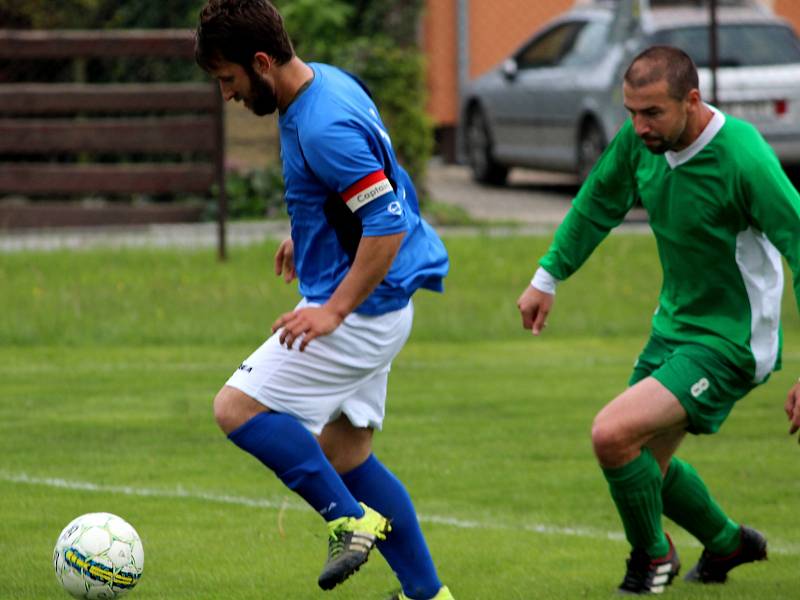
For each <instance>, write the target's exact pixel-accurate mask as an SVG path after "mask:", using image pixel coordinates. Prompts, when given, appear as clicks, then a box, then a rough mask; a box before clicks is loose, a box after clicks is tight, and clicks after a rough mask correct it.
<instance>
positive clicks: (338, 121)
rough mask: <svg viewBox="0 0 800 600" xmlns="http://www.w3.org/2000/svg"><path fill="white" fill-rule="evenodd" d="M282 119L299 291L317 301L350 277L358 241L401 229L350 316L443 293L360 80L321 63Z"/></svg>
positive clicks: (432, 254) (433, 257)
mask: <svg viewBox="0 0 800 600" xmlns="http://www.w3.org/2000/svg"><path fill="white" fill-rule="evenodd" d="M309 66H310V67H311V68H312V69H313V71H314V79H313V80H312V81H311V83H310V85H309V86H308V87H307V88H306V89H305V90H304V91H302V92H301V93H300V94H299V95H298V97H297V98H295V99H294V101H293V102H292V103H291V104H290V105H289V107H288V108H287V109H286V111H285V112H284V113H282V114H281V115H280V119H279V125H280V137H281V159H282V161H283V179H284V183H285V188H286V191H285V200H286V206H287V209H288V212H289V217H290V219H291V225H292V241H293V242H294V262H295V269H296V271H297V277H298V279H299V281H300V293H301V294H302V295H303V296H304V297H305V298H307V299H308V300H309V301H311V302H318V303H324V302H325V301H327V300H328V298H330V297H331V295H332V294H333V292H334V291H335V290H336V288H337V287H338V286H339V284H340V283H341V281H342V279H344V277H345V275H346V274H347V271H348V269H349V268H350V266H351V265H352V263H353V259H354V257H355V252H356V249H357V247H358V243H359V241H360V240H361V237H362V236H364V237H368V236H384V235H391V234H396V233H405V237H404V238H403V242H402V245H401V246H400V251H399V252H398V254H397V257H396V258H395V260H394V262H393V263H392V266H391V268H390V270H389V273H388V274H387V275H386V277H385V278H384V280H383V281H382V282H381V283H380V284H379V285H378V287H377V288H375V290H374V291H373V292H372V293H371V294H370V296H369V297H368V298H367V299H366V300H365V301H364V302H363V303H362V304H361V305H360V306H358V307H357V308H356V312H358V313H360V314H366V315H378V314H383V313H386V312H389V311H392V310H397V309H399V308H402V307H404V306H405V305H406V304H408V300H409V298H410V297H411V295H412V294H413V293H414V292H415V291H416V290H417V289H418V288H420V287H423V288H427V289H431V290H435V291H442V289H443V286H442V279H443V278H444V276H445V275H446V274H447V270H448V267H449V261H448V258H447V251H446V250H445V248H444V245H443V244H442V242H441V240H440V239H439V237H438V236H437V235H436V233H435V232H434V231H433V229H432V228H431V227H430V225H428V224H427V223H426V222H425V221H424V220H423V219H422V218H421V217H420V215H419V205H418V202H417V196H416V191H415V190H414V186H413V184H412V182H411V179H410V178H409V176H408V174H407V173H406V172H405V170H404V169H403V168H402V167H400V166H399V165H398V164H397V158H396V156H395V154H394V150H393V149H392V142H391V139H390V138H389V135H388V133H387V132H386V128H385V127H384V125H383V122H382V121H381V118H380V116H379V115H378V110H377V108H376V107H375V104H374V103H373V102H372V100H371V99H370V97H369V95H368V94H367V92H366V91H365V89H364V88H363V87H362V85H361V84H360V82H359V81H358V80H356V79H355V78H354V77H352V76H351V75H349V74H347V73H345V72H344V71H342V70H340V69H337V68H335V67H331V66H329V65H323V64H311V65H309Z"/></svg>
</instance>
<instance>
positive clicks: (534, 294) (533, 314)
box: [517, 285, 555, 335]
mask: <svg viewBox="0 0 800 600" xmlns="http://www.w3.org/2000/svg"><path fill="white" fill-rule="evenodd" d="M554 298H555V296H554V295H553V294H547V293H545V292H543V291H541V290H537V289H536V288H535V287H533V286H532V285H529V286H528V287H527V288H526V289H525V291H524V292H522V295H521V296H520V297H519V300H517V308H519V312H520V315H522V328H523V329H530V330H531V333H533V335H539V334H540V333H541V332H542V329H544V328H545V326H546V325H547V315H548V314H549V313H550V309H551V308H552V306H553V300H554Z"/></svg>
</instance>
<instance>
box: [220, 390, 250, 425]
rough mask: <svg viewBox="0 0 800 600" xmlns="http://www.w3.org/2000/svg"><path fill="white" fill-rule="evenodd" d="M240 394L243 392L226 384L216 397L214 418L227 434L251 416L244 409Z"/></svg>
mask: <svg viewBox="0 0 800 600" xmlns="http://www.w3.org/2000/svg"><path fill="white" fill-rule="evenodd" d="M240 396H241V392H239V391H238V390H235V389H233V388H230V387H227V386H225V387H223V388H222V389H221V390H220V391H219V392H217V395H216V396H215V397H214V420H215V421H216V422H217V425H218V426H219V428H220V429H222V431H223V432H224V433H225V434H226V435H227V434H229V433H230V432H231V431H233V430H234V429H236V428H237V427H239V426H241V425H243V424H244V423H245V422H246V421H247V420H248V418H249V417H248V416H247V415H245V414H244V412H243V410H242V403H241V401H240ZM250 416H252V415H250Z"/></svg>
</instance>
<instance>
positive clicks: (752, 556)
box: [684, 525, 767, 583]
mask: <svg viewBox="0 0 800 600" xmlns="http://www.w3.org/2000/svg"><path fill="white" fill-rule="evenodd" d="M739 537H740V540H741V541H740V542H739V547H738V548H736V550H734V551H733V552H732V553H730V554H728V555H727V556H720V555H719V554H714V553H713V552H709V551H708V550H703V553H702V554H701V555H700V560H699V561H697V564H696V565H695V566H694V567H693V568H692V570H691V571H689V572H688V573H687V574H686V577H684V579H685V580H686V581H692V582H695V583H725V581H726V580H727V579H728V571H730V570H731V569H733V568H735V567H738V566H739V565H743V564H746V563H750V562H756V561H759V560H766V558H767V538H765V537H764V536H763V535H761V534H760V533H759V532H758V531H756V530H755V529H751V528H750V527H745V526H744V525H742V526H741V528H740V529H739Z"/></svg>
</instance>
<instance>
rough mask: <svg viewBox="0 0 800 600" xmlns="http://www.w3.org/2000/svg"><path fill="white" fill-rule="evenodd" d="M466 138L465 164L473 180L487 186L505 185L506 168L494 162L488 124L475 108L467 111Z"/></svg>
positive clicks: (479, 110)
mask: <svg viewBox="0 0 800 600" xmlns="http://www.w3.org/2000/svg"><path fill="white" fill-rule="evenodd" d="M466 137H467V139H466V150H467V162H468V164H469V167H470V169H471V170H472V177H473V179H475V181H477V182H479V183H484V184H488V185H505V183H506V179H508V167H507V166H505V165H501V164H500V163H498V162H497V160H495V158H494V154H493V153H492V145H493V142H492V135H491V132H490V131H489V124H488V121H487V119H486V115H484V114H483V111H482V110H481V109H480V108H479V107H477V106H476V107H473V108H472V109H471V110H470V111H469V116H468V117H467V136H466Z"/></svg>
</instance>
